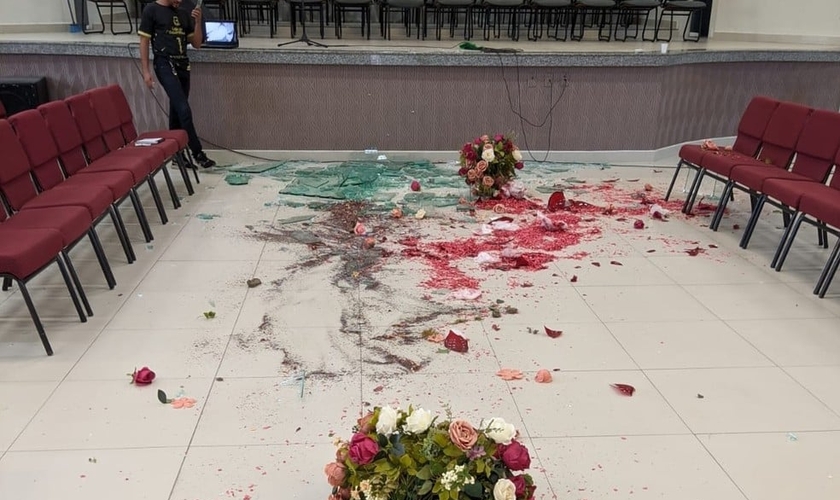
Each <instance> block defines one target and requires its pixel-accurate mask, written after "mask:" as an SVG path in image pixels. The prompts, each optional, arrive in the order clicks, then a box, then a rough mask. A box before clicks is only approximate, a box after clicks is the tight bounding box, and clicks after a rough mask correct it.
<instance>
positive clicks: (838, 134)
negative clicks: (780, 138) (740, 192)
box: [730, 110, 840, 248]
mask: <svg viewBox="0 0 840 500" xmlns="http://www.w3.org/2000/svg"><path fill="white" fill-rule="evenodd" d="M838 151H840V113H836V112H834V111H825V110H817V111H814V113H813V114H812V115H811V117H810V118H808V122H807V123H806V124H805V128H803V129H802V135H801V136H800V137H799V141H798V142H797V143H796V158H795V160H794V162H793V167H792V168H791V170H790V171H788V170H782V169H780V168H768V167H767V166H765V165H761V166H757V165H739V166H736V167H735V168H734V169H732V175H731V176H730V182H735V183H737V184H739V185H741V186H744V187H745V188H746V189H747V190H748V191H749V192H750V194H752V195H758V200H757V202H756V203H755V206H754V207H753V211H752V214H751V215H750V220H749V222H748V223H747V226H746V228H744V235H743V237H742V238H741V248H747V245H749V240H750V238H751V237H752V233H753V231H754V230H755V226H756V224H757V223H758V219H759V218H760V217H761V212H762V210H763V208H764V205H765V203H767V202H768V195H770V196H771V198H770V199H769V201H770V204H771V205H773V206H775V207H777V208H779V209H781V210H785V211H788V210H789V209H788V208H787V207H791V208H792V209H794V210H795V209H796V208H797V207H798V206H799V196H797V195H796V191H797V190H798V189H797V188H794V193H793V196H792V197H791V198H793V199H791V200H789V201H791V203H793V204H792V205H791V204H788V203H787V202H786V201H784V200H780V201H782V202H781V203H780V204H777V203H775V202H774V201H773V198H772V194H770V192H774V193H775V192H778V191H779V187H780V185H781V186H782V188H781V196H783V197H785V198H787V197H786V196H785V195H786V194H788V193H786V192H785V190H784V187H783V186H785V185H786V184H787V183H789V182H794V183H798V182H816V183H819V184H824V183H825V181H826V179H828V174H829V173H830V172H831V167H832V165H834V162H835V158H836V156H837V152H838ZM771 181H772V182H771ZM768 189H769V190H770V192H768ZM800 192H801V191H800Z"/></svg>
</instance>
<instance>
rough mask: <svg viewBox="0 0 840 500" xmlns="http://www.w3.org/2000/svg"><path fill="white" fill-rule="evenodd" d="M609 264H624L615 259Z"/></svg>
mask: <svg viewBox="0 0 840 500" xmlns="http://www.w3.org/2000/svg"><path fill="white" fill-rule="evenodd" d="M610 264H612V265H614V266H623V265H624V264H622V263H621V262H619V261H617V260H613V261H610Z"/></svg>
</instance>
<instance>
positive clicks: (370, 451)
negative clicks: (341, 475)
mask: <svg viewBox="0 0 840 500" xmlns="http://www.w3.org/2000/svg"><path fill="white" fill-rule="evenodd" d="M377 453H379V445H378V444H376V441H374V440H373V439H371V438H369V437H367V436H365V435H364V434H361V433H359V434H354V435H353V439H351V440H350V450H349V453H348V454H349V455H350V460H352V461H353V463H354V464H356V465H367V464H369V463H371V462H373V459H374V458H375V457H376V454H377Z"/></svg>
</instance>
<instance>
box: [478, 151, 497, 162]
mask: <svg viewBox="0 0 840 500" xmlns="http://www.w3.org/2000/svg"><path fill="white" fill-rule="evenodd" d="M481 159H482V160H484V161H486V162H487V163H490V162H492V161H493V160H495V159H496V152H495V151H493V150H492V149H485V150H484V151H483V152H482V153H481Z"/></svg>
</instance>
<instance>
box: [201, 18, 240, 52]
mask: <svg viewBox="0 0 840 500" xmlns="http://www.w3.org/2000/svg"><path fill="white" fill-rule="evenodd" d="M203 45H204V46H205V47H208V48H211V49H212V48H217V49H235V48H236V47H239V35H238V33H237V30H236V21H204V44H203Z"/></svg>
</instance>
